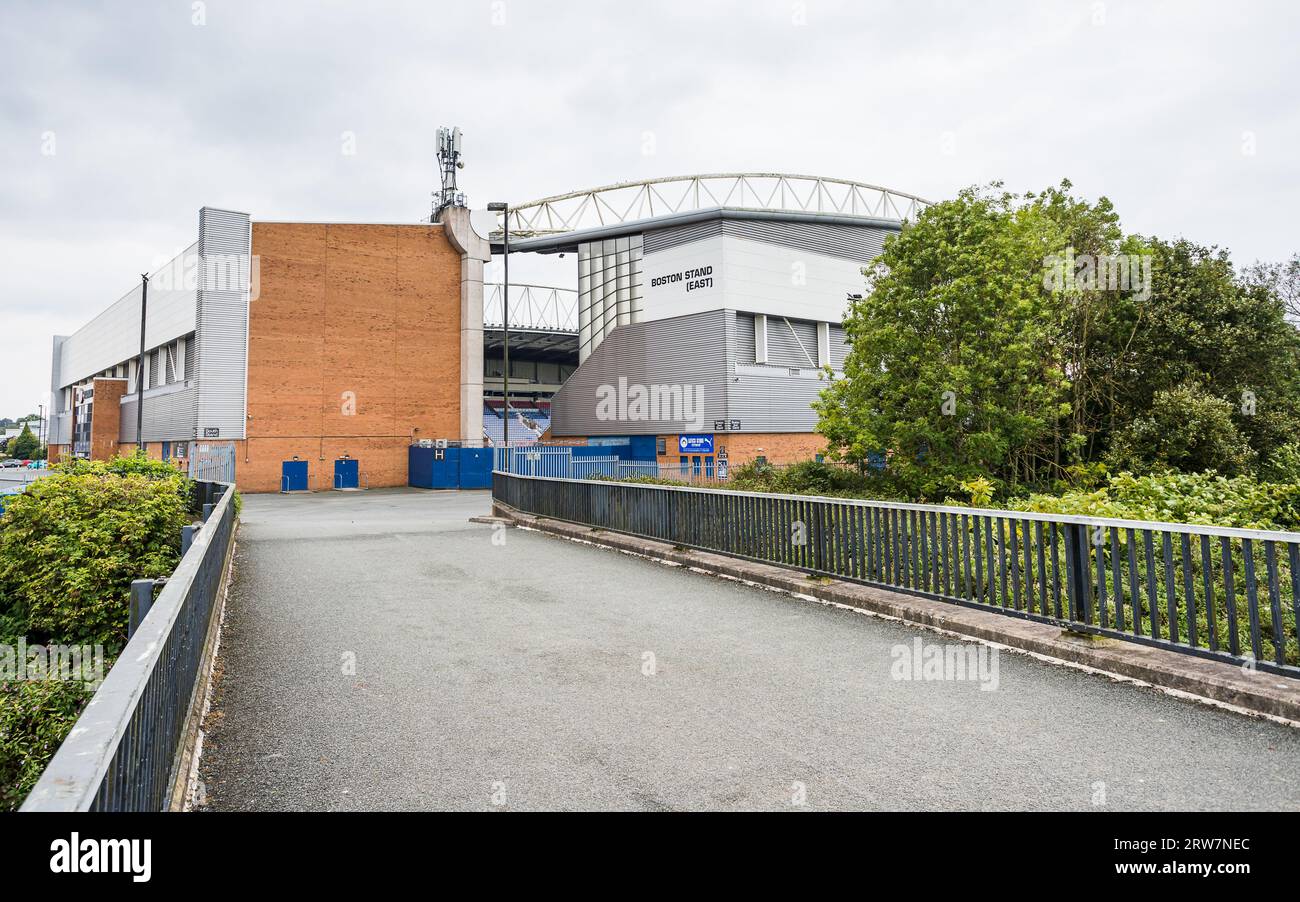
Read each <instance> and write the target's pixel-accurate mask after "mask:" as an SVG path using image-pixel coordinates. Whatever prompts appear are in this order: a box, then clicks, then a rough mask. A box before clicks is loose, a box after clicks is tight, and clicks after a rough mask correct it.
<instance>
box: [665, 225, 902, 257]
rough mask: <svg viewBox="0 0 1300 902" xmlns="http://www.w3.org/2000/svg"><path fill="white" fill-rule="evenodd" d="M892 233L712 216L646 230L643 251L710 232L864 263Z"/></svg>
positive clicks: (706, 236) (873, 255) (847, 226)
mask: <svg viewBox="0 0 1300 902" xmlns="http://www.w3.org/2000/svg"><path fill="white" fill-rule="evenodd" d="M893 234H895V233H894V232H893V231H889V230H886V229H879V228H873V227H870V226H850V225H821V224H817V223H805V222H764V221H758V220H742V219H714V220H710V221H708V222H702V223H697V224H695V225H689V226H679V227H676V228H668V229H659V230H657V231H654V232H647V233H646V236H645V251H646V253H647V254H650V253H654V252H656V251H662V250H666V249H668V248H671V247H676V246H678V245H681V244H686V243H688V242H691V241H699V240H700V239H702V238H709V237H712V236H714V235H731V236H733V237H736V238H749V239H751V240H754V241H763V242H767V243H768V244H779V245H781V246H783V247H793V248H798V249H800V250H806V251H809V252H811V253H815V254H824V255H825V256H828V257H840V258H843V259H845V260H855V261H858V262H861V263H867V262H869V261H871V260H874V259H875V258H876V257H877V256H879V255H880V252H881V251H882V250H884V247H885V238H886V237H888V236H889V235H893Z"/></svg>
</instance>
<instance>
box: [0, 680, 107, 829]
mask: <svg viewBox="0 0 1300 902" xmlns="http://www.w3.org/2000/svg"><path fill="white" fill-rule="evenodd" d="M92 694H93V693H92V691H91V690H90V689H89V688H88V687H87V686H86V684H84V683H81V682H76V681H67V680H10V681H0V811H9V810H13V809H15V808H17V807H18V806H19V805H21V804H22V801H23V799H25V798H26V797H27V793H29V792H31V790H32V787H33V786H35V785H36V781H37V780H38V779H40V776H41V772H42V771H43V770H45V767H46V765H47V764H49V763H50V759H51V758H53V757H54V753H55V752H56V751H58V748H59V745H60V744H61V743H62V742H63V739H64V737H66V736H67V735H68V732H69V731H70V730H71V729H72V725H73V724H74V723H76V721H77V717H78V716H79V715H80V714H81V711H82V709H83V708H84V707H85V706H86V702H87V701H89V700H90V697H91V695H92Z"/></svg>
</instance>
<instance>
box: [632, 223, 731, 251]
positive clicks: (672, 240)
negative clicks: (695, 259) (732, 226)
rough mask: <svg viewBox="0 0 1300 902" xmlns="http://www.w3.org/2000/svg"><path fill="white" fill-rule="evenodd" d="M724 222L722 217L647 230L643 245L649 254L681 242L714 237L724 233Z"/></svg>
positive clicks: (675, 245)
mask: <svg viewBox="0 0 1300 902" xmlns="http://www.w3.org/2000/svg"><path fill="white" fill-rule="evenodd" d="M722 222H723V221H722V220H721V219H714V220H710V221H708V222H701V223H696V224H695V225H687V226H676V227H674V228H668V229H658V230H656V231H653V232H647V233H646V234H645V237H644V244H643V247H644V248H645V252H646V253H647V254H651V253H654V252H655V251H663V250H667V249H668V248H670V247H677V246H678V245H679V244H689V243H690V242H692V241H699V240H701V239H703V238H712V237H713V236H714V235H721V234H722Z"/></svg>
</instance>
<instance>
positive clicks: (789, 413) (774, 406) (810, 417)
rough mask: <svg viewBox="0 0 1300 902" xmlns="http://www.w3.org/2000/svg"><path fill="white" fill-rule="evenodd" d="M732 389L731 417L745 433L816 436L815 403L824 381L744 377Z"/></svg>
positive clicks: (731, 384)
mask: <svg viewBox="0 0 1300 902" xmlns="http://www.w3.org/2000/svg"><path fill="white" fill-rule="evenodd" d="M738 378H739V380H740V381H738V382H732V383H730V384H729V385H728V386H727V389H728V416H729V418H730V419H733V420H739V421H740V428H741V431H742V432H812V431H813V430H814V429H815V427H816V426H817V414H816V413H815V412H814V411H813V409H812V402H813V401H815V400H817V397H818V395H819V394H820V393H821V391H822V389H824V388H825V387H826V383H825V382H824V381H823V380H820V379H802V378H794V377H788V376H749V375H741V376H739V377H738Z"/></svg>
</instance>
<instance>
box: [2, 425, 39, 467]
mask: <svg viewBox="0 0 1300 902" xmlns="http://www.w3.org/2000/svg"><path fill="white" fill-rule="evenodd" d="M40 447H41V442H40V439H38V438H37V437H36V434H35V433H33V432H32V427H31V426H30V425H27V424H23V431H22V432H20V433H18V435H17V436H15V437H14V439H13V441H11V442H10V443H9V454H10V455H11V456H13V457H17V458H19V459H22V460H27V459H30V458H32V457H35V456H36V452H37V450H38V449H39V448H40Z"/></svg>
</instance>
